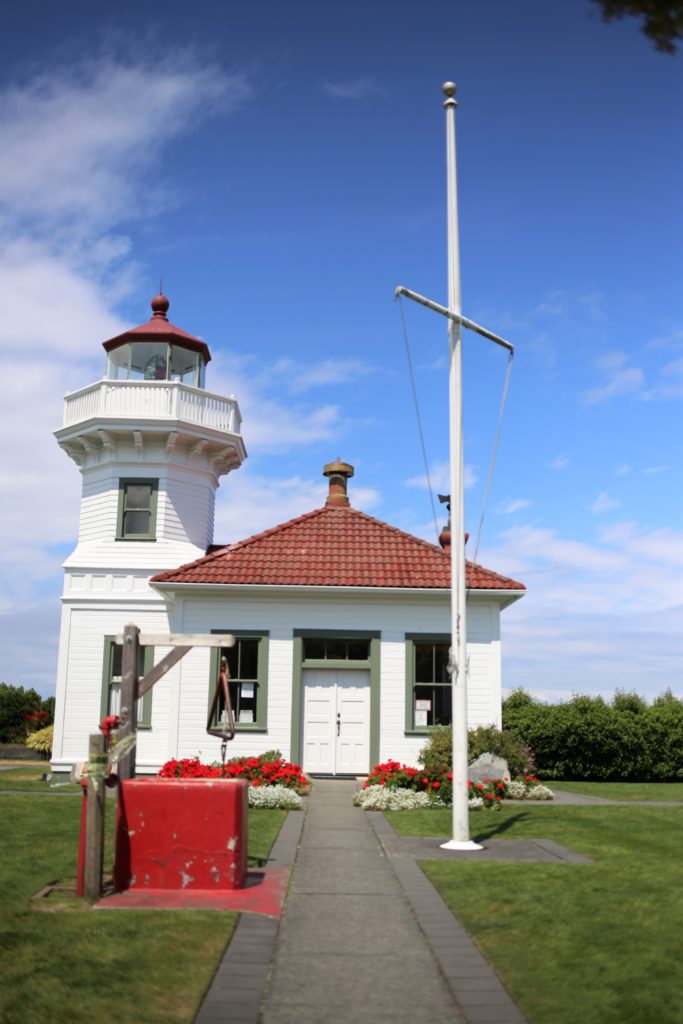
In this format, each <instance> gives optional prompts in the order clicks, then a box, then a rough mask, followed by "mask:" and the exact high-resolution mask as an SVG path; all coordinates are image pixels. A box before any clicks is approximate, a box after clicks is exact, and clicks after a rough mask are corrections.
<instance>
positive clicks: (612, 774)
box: [503, 690, 683, 781]
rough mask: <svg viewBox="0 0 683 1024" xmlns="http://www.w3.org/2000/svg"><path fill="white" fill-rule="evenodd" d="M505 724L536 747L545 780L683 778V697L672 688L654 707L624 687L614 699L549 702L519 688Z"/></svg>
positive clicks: (578, 698)
mask: <svg viewBox="0 0 683 1024" xmlns="http://www.w3.org/2000/svg"><path fill="white" fill-rule="evenodd" d="M503 726H504V729H505V730H509V731H510V732H511V733H513V734H514V735H515V736H516V738H517V739H518V740H519V741H520V742H521V743H523V744H525V745H526V746H528V747H530V748H531V749H532V750H533V751H534V754H535V758H536V772H537V774H539V775H543V776H544V777H545V778H550V779H553V778H560V779H591V780H596V781H600V780H607V779H613V780H633V781H636V780H642V781H646V780H653V781H654V780H657V781H664V780H667V779H680V778H683V701H681V700H680V699H678V698H677V697H674V695H673V694H672V693H671V691H670V690H669V691H667V693H665V694H663V695H662V696H661V697H658V698H657V699H656V700H655V701H654V702H653V703H652V705H648V703H647V701H645V700H644V699H643V698H642V697H639V696H638V695H637V694H635V693H624V692H621V691H617V693H616V694H615V696H614V698H613V700H612V702H611V703H608V702H607V701H605V700H604V699H603V698H602V697H588V696H582V695H580V694H575V695H574V696H573V697H572V699H571V700H570V701H567V702H566V703H565V704H544V703H542V702H541V701H539V700H536V699H535V698H533V697H531V696H530V694H528V693H525V692H524V691H523V690H515V691H513V693H511V694H510V696H509V697H507V698H506V700H505V701H504V702H503Z"/></svg>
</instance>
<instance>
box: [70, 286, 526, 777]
mask: <svg viewBox="0 0 683 1024" xmlns="http://www.w3.org/2000/svg"><path fill="white" fill-rule="evenodd" d="M168 305H169V304H168V300H167V299H166V298H165V297H164V296H160V295H159V296H156V297H155V298H154V299H153V300H152V310H153V316H152V319H151V320H150V321H149V322H148V323H146V324H144V325H142V326H140V327H137V328H135V329H133V330H131V331H128V332H126V333H124V334H122V335H120V336H119V337H117V338H113V339H111V340H110V341H107V342H105V343H104V348H105V350H106V352H107V371H106V377H105V378H104V379H103V380H101V381H98V382H97V383H95V384H91V385H89V386H88V387H85V388H82V389H81V390H80V391H76V392H73V393H71V394H68V395H67V396H66V399H65V414H64V425H63V426H62V427H61V428H60V429H59V430H58V431H56V437H57V440H58V443H59V444H60V446H61V447H62V448H63V449H64V450H65V451H66V452H67V454H68V455H70V457H71V458H72V459H73V460H74V461H75V462H76V463H77V464H78V466H79V467H80V470H81V473H82V475H83V495H82V500H81V518H80V529H79V536H78V544H77V547H76V549H75V551H74V552H73V554H72V555H71V556H70V557H69V558H68V559H67V561H66V563H65V584H64V596H63V599H62V600H63V611H62V627H61V636H60V653H59V669H58V682H57V707H56V715H55V739H54V747H53V762H52V763H53V768H54V770H55V771H66V770H68V769H69V768H70V767H71V765H72V764H73V763H74V762H76V761H80V760H83V759H84V758H85V756H86V754H87V748H88V735H89V734H90V733H92V732H95V731H96V729H97V725H98V723H99V721H100V720H101V718H102V717H103V716H104V715H105V714H107V713H108V712H110V711H116V710H117V701H118V681H119V676H120V648H119V647H117V646H115V644H114V642H113V638H114V636H115V635H116V634H117V633H121V632H122V631H123V627H124V626H125V624H126V623H129V622H133V623H135V625H137V626H139V627H140V629H141V630H143V631H146V632H152V631H154V632H156V633H159V632H162V633H164V632H175V633H182V632H193V633H197V632H202V633H207V632H211V631H216V632H221V633H232V634H234V635H235V637H236V645H235V647H234V648H232V649H231V650H230V651H226V652H225V653H226V655H227V656H228V660H229V667H230V678H231V684H230V685H231V693H232V699H233V705H234V707H235V711H236V718H237V734H236V736H235V739H234V741H233V742H232V744H231V746H230V751H229V755H230V756H234V755H236V754H257V753H261V752H263V751H265V750H274V749H279V750H280V751H282V753H283V755H284V756H285V757H287V758H289V759H291V760H293V761H295V762H297V763H300V764H303V767H304V769H305V770H306V771H310V772H320V773H329V774H347V773H353V774H361V773H363V772H366V771H367V770H368V768H369V767H371V766H372V765H373V764H375V763H377V762H378V761H384V760H386V759H388V758H395V759H398V760H405V761H407V762H412V763H414V762H415V760H416V757H417V754H418V752H419V750H420V749H421V747H422V746H423V745H424V743H425V737H426V736H427V734H428V732H429V729H430V727H431V726H433V725H435V724H438V723H447V722H449V721H450V680H449V676H448V671H447V663H448V647H449V629H450V611H449V608H450V589H449V588H450V558H449V556H448V533H447V531H444V533H443V534H442V544H443V545H445V547H444V549H442V548H440V547H436V546H435V545H433V544H429V543H427V542H426V541H423V540H420V539H419V538H417V537H413V536H411V535H409V534H407V533H404V532H403V531H401V530H398V529H396V528H395V527H392V526H388V525H387V524H386V523H382V522H380V521H379V520H376V519H373V518H372V517H370V516H367V515H365V513H363V512H360V511H358V510H356V509H354V508H352V506H351V504H350V502H349V498H348V495H347V482H348V479H349V477H351V476H353V467H351V466H349V465H347V464H345V463H342V462H335V463H330V464H329V465H328V466H326V467H325V470H324V472H325V475H326V476H327V477H328V478H329V480H330V492H329V495H328V498H327V501H326V503H325V505H324V506H323V507H322V508H319V509H315V510H313V511H312V512H309V513H306V514H305V515H303V516H299V517H298V518H297V519H294V520H291V521H290V522H287V523H283V524H282V525H280V526H277V527H274V528H273V529H271V530H267V531H265V532H264V533H261V534H258V535H257V536H254V537H250V538H247V539H246V540H244V541H240V542H239V543H237V544H232V545H228V546H226V547H221V548H215V546H214V545H213V544H212V541H213V518H214V501H215V493H216V489H217V487H218V482H219V477H220V476H221V475H224V474H226V473H228V472H230V470H232V469H237V468H239V466H240V465H241V463H242V460H243V459H244V458H245V457H246V452H245V448H244V444H243V441H242V437H241V433H240V429H241V420H240V413H239V408H238V405H237V402H236V400H235V399H234V397H230V398H224V397H222V396H219V395H214V394H211V393H210V392H208V391H206V390H205V388H204V375H205V368H206V364H207V363H208V362H209V360H210V358H211V357H210V353H209V350H208V347H207V346H206V344H205V343H204V342H202V341H200V340H199V339H197V338H194V337H193V336H192V335H189V334H187V333H186V332H184V331H181V330H180V329H179V328H177V327H175V326H174V325H173V324H171V323H170V322H169V321H168V319H167V317H166V312H167V310H168ZM207 551H209V553H208V554H207ZM175 566H180V568H173V567H175ZM467 583H468V588H469V589H468V617H467V636H468V652H469V684H468V686H469V689H468V701H469V706H468V717H469V721H470V724H471V725H477V724H490V723H493V724H496V725H498V726H500V717H501V652H500V613H501V611H502V609H503V608H505V607H506V606H507V605H508V604H511V603H512V602H513V601H516V600H518V599H519V598H520V597H521V596H522V595H523V593H524V586H523V585H522V584H521V583H517V582H515V581H514V580H511V579H508V578H507V577H504V576H500V575H498V574H497V573H495V572H492V571H490V570H488V569H484V568H483V567H481V566H478V565H473V564H471V563H468V566H467ZM164 653H166V652H165V651H164V650H157V651H153V650H150V649H147V650H144V651H143V659H144V666H145V667H149V666H151V664H153V663H154V662H156V661H158V660H159V659H160V657H161V656H162V655H163V654H164ZM218 662H219V652H218V651H217V650H214V651H213V652H212V651H210V650H208V649H206V648H204V649H202V648H195V649H193V650H192V651H191V652H190V653H189V654H187V655H186V656H185V657H184V658H183V659H182V661H180V662H179V664H178V665H177V666H176V667H175V668H174V669H172V670H171V671H170V672H169V673H168V675H167V676H165V677H164V678H163V679H162V680H161V681H160V682H159V683H157V685H156V686H155V687H154V688H153V690H152V691H150V693H149V694H147V695H146V696H145V697H144V698H143V699H142V701H141V702H140V706H139V709H138V741H137V769H138V772H156V771H157V770H158V769H159V767H160V766H161V765H162V764H163V763H164V762H165V761H166V760H168V759H169V758H171V757H186V756H193V755H195V754H197V753H201V757H202V759H203V760H214V759H215V758H217V756H218V751H219V743H220V741H219V740H218V739H216V738H215V737H212V736H209V735H208V734H207V733H206V719H207V715H208V710H209V705H210V702H211V699H212V697H213V693H214V687H215V680H216V676H217V673H218ZM141 668H142V666H141Z"/></svg>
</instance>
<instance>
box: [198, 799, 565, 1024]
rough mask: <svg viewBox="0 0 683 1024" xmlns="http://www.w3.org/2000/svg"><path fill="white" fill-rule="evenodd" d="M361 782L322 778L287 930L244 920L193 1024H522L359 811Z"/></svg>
mask: <svg viewBox="0 0 683 1024" xmlns="http://www.w3.org/2000/svg"><path fill="white" fill-rule="evenodd" d="M355 785H356V784H355V783H353V782H343V781H339V780H334V781H332V780H321V779H319V780H317V781H316V783H315V786H314V787H313V790H312V794H311V796H310V798H309V807H308V811H307V813H306V818H305V822H304V825H303V832H302V835H301V842H300V846H299V849H298V854H297V855H296V863H295V867H294V872H293V878H292V883H291V887H290V891H289V895H288V897H287V902H286V906H285V910H284V914H283V917H282V920H281V922H280V925H279V929H278V927H277V922H275V921H273V920H271V919H267V918H261V919H257V918H256V917H255V916H250V915H243V917H242V918H241V921H240V924H239V925H238V927H237V930H236V932H235V936H234V938H233V940H232V942H231V943H230V945H229V947H228V950H227V952H226V955H225V956H224V958H223V961H222V963H221V965H220V967H219V969H218V972H217V974H216V978H215V979H214V983H213V985H212V986H211V988H210V989H209V992H208V993H207V996H206V998H205V1000H204V1002H203V1004H202V1006H201V1008H200V1011H199V1013H198V1015H197V1017H196V1024H256V1022H257V1021H258V1022H262V1024H321V1022H324V1024H350V1022H351V1024H415V1022H416V1021H428V1022H429V1024H525V1022H526V1018H525V1017H524V1015H523V1014H522V1013H521V1011H520V1010H519V1009H518V1008H517V1006H516V1005H515V1004H514V1002H513V1001H512V999H511V997H510V995H509V994H508V992H507V990H506V989H505V988H504V986H503V985H502V984H501V982H500V981H499V979H498V977H497V976H496V974H495V973H494V971H493V970H492V969H491V968H490V967H489V965H488V963H487V962H486V961H485V960H484V958H483V957H482V955H481V954H480V953H479V951H478V949H477V947H476V946H475V945H474V943H473V942H472V940H471V939H470V937H469V936H468V934H467V932H466V931H465V930H464V928H463V927H462V926H461V925H460V924H459V922H458V921H457V920H456V919H455V917H454V916H453V914H452V913H451V911H450V909H449V908H448V906H447V905H446V904H445V903H444V902H443V900H442V899H441V897H440V896H439V894H438V893H437V892H436V890H435V889H434V887H433V886H432V884H431V883H430V882H429V880H428V879H427V878H426V876H425V875H424V874H423V872H422V871H421V869H420V868H419V866H418V865H417V864H416V862H415V860H414V854H411V853H406V852H405V851H404V850H402V849H400V848H399V847H398V846H397V845H396V837H395V835H394V833H393V831H392V830H391V828H390V827H389V826H388V825H387V823H386V822H385V819H384V818H383V816H382V815H380V814H368V813H366V812H365V811H361V810H360V809H358V808H355V807H353V805H352V803H351V797H352V794H353V791H354V789H355ZM297 821H298V822H300V821H301V818H300V817H299V815H298V814H290V815H289V817H288V819H287V822H286V825H285V829H286V830H287V832H286V834H285V835H284V837H283V834H282V833H281V837H280V838H279V839H278V840H277V842H276V844H275V846H274V847H273V854H274V858H275V861H276V862H277V863H278V864H279V865H283V864H284V863H286V862H289V863H291V862H292V861H293V860H294V857H295V847H296V837H295V836H294V835H293V830H294V829H296V827H297ZM392 837H393V838H392ZM281 839H283V843H281ZM392 843H393V844H394V845H393V846H392ZM399 845H400V844H399ZM466 856H469V855H466ZM535 859H541V857H537V858H535ZM548 859H552V860H557V859H558V857H557V855H552V854H551V855H548ZM560 859H562V858H560ZM271 959H272V969H271V971H270V975H269V980H268V984H267V988H266V990H265V993H264V994H263V995H262V990H263V985H264V982H265V980H266V978H267V977H268V965H269V964H270V962H271Z"/></svg>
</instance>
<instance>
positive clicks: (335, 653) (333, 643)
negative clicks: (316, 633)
mask: <svg viewBox="0 0 683 1024" xmlns="http://www.w3.org/2000/svg"><path fill="white" fill-rule="evenodd" d="M325 657H326V658H333V659H334V660H335V661H344V660H346V640H326V641H325Z"/></svg>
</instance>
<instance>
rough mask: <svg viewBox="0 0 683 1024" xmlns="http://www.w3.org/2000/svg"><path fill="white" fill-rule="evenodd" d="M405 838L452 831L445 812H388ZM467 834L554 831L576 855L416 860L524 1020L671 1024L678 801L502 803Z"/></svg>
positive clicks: (681, 875) (678, 889) (679, 861)
mask: <svg viewBox="0 0 683 1024" xmlns="http://www.w3.org/2000/svg"><path fill="white" fill-rule="evenodd" d="M387 818H388V819H389V821H390V822H391V824H392V825H393V827H394V828H395V829H396V830H397V831H398V832H401V833H403V834H407V835H443V836H449V835H450V834H451V832H450V829H451V812H450V810H445V811H395V812H390V813H388V814H387ZM470 821H471V829H472V834H473V836H474V837H476V838H478V839H480V840H484V841H485V840H486V839H487V838H489V837H494V836H495V837H498V838H502V839H516V838H545V839H554V840H556V841H557V842H560V843H562V844H563V845H565V846H567V847H569V848H570V849H572V850H575V851H578V852H579V853H583V854H586V855H587V856H589V857H591V858H593V859H594V860H595V863H594V864H592V865H584V864H576V865H573V864H533V863H528V862H527V863H521V864H512V863H509V864H501V863H493V862H488V863H487V862H484V861H482V862H480V863H477V862H476V861H468V862H467V863H463V862H462V861H461V862H455V861H450V862H448V861H429V862H423V863H422V867H423V869H424V870H425V872H426V874H427V875H428V876H429V878H430V879H431V880H432V882H433V883H434V885H435V886H436V887H437V889H438V890H439V892H440V893H441V895H442V896H443V897H444V899H445V900H446V901H447V902H448V904H449V905H450V906H451V908H452V909H453V911H454V912H455V913H456V914H457V916H458V917H459V918H460V920H461V921H462V922H463V924H464V925H465V927H466V928H467V929H468V931H469V932H470V934H472V935H473V936H474V938H475V940H476V941H477V943H478V944H479V946H480V948H481V949H482V951H483V952H484V954H485V955H486V956H487V958H488V959H489V960H490V961H491V963H492V964H493V965H494V967H495V968H496V970H497V971H498V973H499V975H500V976H501V978H502V979H503V980H504V982H505V983H506V985H507V986H508V988H509V989H510V991H511V992H512V994H513V996H514V997H515V999H516V1000H517V1001H518V1002H519V1004H520V1006H521V1007H522V1009H523V1010H524V1011H525V1013H526V1014H527V1015H528V1017H529V1019H530V1020H531V1021H532V1024H578V1022H580V1024H681V1022H683V1001H682V1000H681V966H680V936H681V935H683V857H682V856H681V851H682V850H683V809H680V808H671V809H669V808H661V807H628V806H624V807H610V806H608V807H604V806H585V807H581V806H578V807H573V806H572V807H566V806H565V807H548V806H545V807H534V806H531V805H526V804H525V805H507V806H505V807H504V808H503V809H502V810H501V811H500V813H493V812H492V813H486V812H480V813H478V814H473V815H471V818H470Z"/></svg>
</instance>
